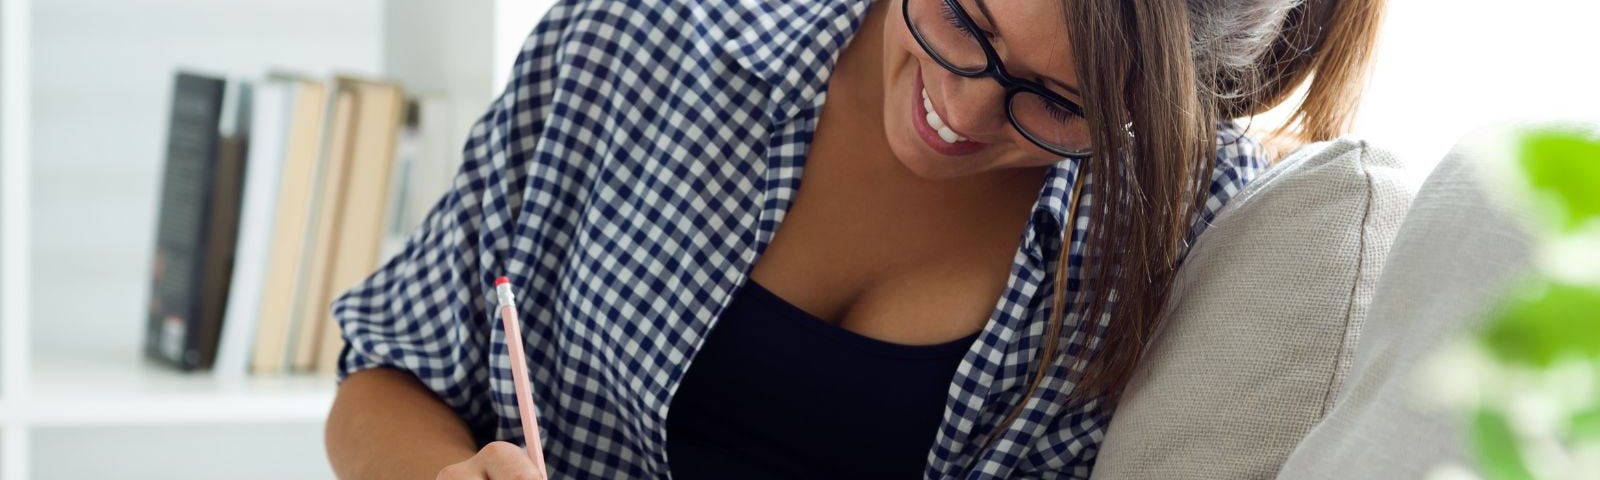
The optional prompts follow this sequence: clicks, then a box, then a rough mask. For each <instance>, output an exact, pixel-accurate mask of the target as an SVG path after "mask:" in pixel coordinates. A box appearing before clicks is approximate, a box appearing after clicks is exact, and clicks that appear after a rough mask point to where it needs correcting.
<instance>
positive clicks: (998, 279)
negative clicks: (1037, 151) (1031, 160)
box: [750, 117, 1035, 345]
mask: <svg viewBox="0 0 1600 480" xmlns="http://www.w3.org/2000/svg"><path fill="white" fill-rule="evenodd" d="M825 118H826V117H825ZM827 134H828V129H827V128H826V126H819V129H818V137H817V143H816V144H815V145H814V148H813V149H812V154H811V155H810V156H809V157H808V159H807V162H806V166H805V169H804V176H803V181H802V182H801V186H800V188H799V190H798V193H797V194H796V197H795V200H794V203H793V204H792V205H791V207H790V209H789V211H788V213H787V215H786V217H785V219H784V221H783V222H782V224H781V225H780V227H779V228H778V230H777V232H776V233H775V234H774V236H773V238H772V241H771V243H770V244H769V245H768V246H767V248H766V250H765V251H764V252H763V253H762V255H761V256H759V257H758V259H757V261H756V263H755V265H754V267H753V268H752V270H751V273H750V277H751V278H752V279H754V281H756V282H759V283H760V284H762V285H763V286H765V287H766V288H767V289H768V290H771V291H772V292H773V293H774V294H776V295H778V296H779V297H782V298H783V299H785V300H787V301H788V302H789V303H792V304H794V305H795V306H796V307H799V308H800V309H802V310H805V311H806V312H807V313H810V314H811V315H812V316H815V317H818V318H820V319H822V320H824V321H827V322H829V323H834V324H836V325H838V326H840V327H842V328H844V329H847V330H850V331H854V332H856V333H860V334H862V335H866V336H868V337H873V338H876V339H879V340H884V341H889V342H894V343H902V344H911V345H924V344H934V343H942V342H946V341H950V340H953V339H957V338H961V337H963V336H966V335H968V334H971V333H973V332H976V331H978V330H980V329H982V328H983V326H984V325H985V323H987V321H988V320H989V317H990V315H991V313H992V312H993V311H994V309H995V306H996V303H997V301H998V299H999V297H1000V295H1001V294H1002V292H1003V290H1004V289H1005V287H1006V281H1007V279H1008V277H1009V275H1010V272H1011V266H1012V263H1013V260H1014V258H1015V254H1016V252H1017V249H1018V247H1019V243H1020V240H1021V237H1022V232H1023V229H1024V228H1025V227H1026V224H1027V219H1028V218H1027V217H1028V212H1029V209H1028V206H1029V205H1030V204H1031V202H1032V199H1033V195H1034V193H1035V192H1033V191H1028V190H1026V187H1019V188H1020V189H1022V190H1021V191H1020V192H1019V194H1018V195H1014V196H1012V197H1011V198H991V199H984V200H974V199H936V198H932V197H928V196H927V195H925V194H924V193H922V192H920V191H918V190H917V189H920V188H925V187H921V186H915V187H913V186H905V185H900V184H896V183H894V182H884V181H882V180H881V178H882V177H880V176H876V175H873V174H871V173H866V170H870V169H872V168H875V167H876V168H882V167H883V166H884V165H886V164H888V165H890V167H888V168H893V166H892V165H893V162H895V160H894V159H893V158H883V157H875V156H872V155H888V153H887V152H886V151H884V152H878V151H875V150H874V149H871V148H859V146H857V147H858V148H854V149H835V148H831V147H830V146H829V143H828V142H829V138H830V137H828V136H827ZM885 150H886V149H885ZM847 152H855V153H853V154H852V153H847Z"/></svg>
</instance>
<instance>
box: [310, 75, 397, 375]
mask: <svg viewBox="0 0 1600 480" xmlns="http://www.w3.org/2000/svg"><path fill="white" fill-rule="evenodd" d="M335 83H336V87H335V88H336V90H337V91H338V92H339V93H338V103H337V106H336V107H335V115H334V122H335V123H334V126H333V128H332V129H331V130H330V132H332V133H331V137H330V138H329V141H328V145H329V148H328V149H327V150H326V154H327V156H328V161H327V162H326V164H327V168H326V169H325V172H326V175H324V177H323V179H322V182H321V193H319V195H318V196H319V200H317V201H316V202H317V203H318V204H319V207H318V210H319V215H320V218H319V219H318V222H317V227H316V228H317V232H316V233H315V234H314V236H315V241H314V242H313V243H312V245H313V250H312V251H311V257H310V263H308V266H307V268H306V269H305V270H306V272H307V274H308V275H309V276H310V277H309V279H308V281H307V282H306V289H305V291H304V296H303V298H302V299H303V300H304V301H303V302H299V311H300V312H299V321H298V323H297V325H296V327H295V328H296V333H295V340H294V341H295V347H294V350H295V355H294V357H293V362H292V367H293V369H295V370H297V371H331V370H332V369H333V367H334V364H335V363H336V362H337V360H338V359H337V357H338V354H339V349H340V347H342V346H343V340H342V337H341V336H340V334H339V331H340V330H339V325H338V324H337V322H335V321H334V319H333V317H332V312H331V310H330V307H331V305H332V303H333V300H334V299H336V298H337V297H338V296H339V295H340V294H341V293H343V292H344V291H346V290H348V289H350V288H351V287H354V286H355V285H356V284H357V283H359V282H360V281H361V280H362V279H363V278H365V277H366V276H367V275H369V274H370V273H371V272H372V270H373V269H374V268H376V266H377V262H378V259H379V256H378V255H379V251H380V248H381V246H382V238H383V232H384V227H385V224H384V221H385V216H384V214H385V211H386V209H387V206H388V202H389V193H388V190H389V186H390V183H391V181H392V168H393V165H394V159H395V145H396V141H397V139H398V136H399V131H400V124H401V115H402V114H403V110H404V105H405V96H404V92H403V91H402V90H401V88H400V87H399V86H398V85H395V84H392V83H387V82H381V81H376V80H367V79H361V78H356V77H348V76H341V77H337V78H336V79H335Z"/></svg>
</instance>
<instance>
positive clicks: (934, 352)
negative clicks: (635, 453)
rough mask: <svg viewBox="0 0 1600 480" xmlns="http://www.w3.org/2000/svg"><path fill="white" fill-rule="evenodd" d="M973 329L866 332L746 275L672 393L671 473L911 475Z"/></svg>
mask: <svg viewBox="0 0 1600 480" xmlns="http://www.w3.org/2000/svg"><path fill="white" fill-rule="evenodd" d="M977 337H978V334H977V333H974V334H972V335H969V336H967V337H965V338H961V339H958V340H954V341H950V342H947V343H942V344H937V345H903V344H898V343H892V342H886V341H882V340H877V339H874V338H871V337H867V336H864V335H861V334H858V333H855V332H852V331H850V330H846V329H844V328H842V327H839V326H837V325H833V324H831V323H828V322H825V321H823V320H821V319H819V318H817V317H814V316H812V315H811V314H809V313H806V312H805V311H804V310H801V309H800V308H799V307H796V306H795V305H793V304H791V303H789V302H787V301H785V300H783V299H782V298H780V297H778V296H777V295H775V294H773V293H772V292H771V291H768V290H767V289H766V288H764V287H762V286H761V285H760V284H758V283H756V282H755V280H754V279H751V280H748V281H746V283H745V284H744V286H743V287H741V288H740V289H739V291H738V292H735V297H734V299H733V301H732V303H730V304H729V306H728V307H727V309H726V310H725V311H724V312H723V313H722V318H721V319H719V321H718V322H717V324H716V325H715V326H714V327H713V328H712V330H711V332H710V334H709V335H708V336H707V338H706V340H705V343H704V344H703V345H702V346H701V348H700V351H699V353H697V354H696V355H695V357H694V359H693V361H692V362H691V363H690V365H689V371H688V372H687V373H686V374H685V376H684V378H683V381H682V383H680V384H679V385H678V391H677V392H676V394H675V395H674V396H673V399H672V404H671V406H670V408H669V409H668V414H667V458H668V464H669V468H670V469H671V471H672V477H673V478H674V479H676V480H706V479H756V478H843V479H855V478H871V479H884V480H891V479H919V478H922V477H923V470H924V469H925V468H926V465H927V460H928V452H929V450H930V448H931V447H932V446H933V440H934V434H935V433H936V432H937V430H938V428H939V425H940V424H941V423H942V420H943V418H944V409H945V401H946V399H947V398H949V389H950V381H951V378H952V377H953V376H954V375H955V370H956V367H957V366H958V365H959V364H960V362H961V357H962V355H963V354H965V353H966V351H967V349H968V348H969V347H970V346H971V345H972V342H973V340H976V339H977Z"/></svg>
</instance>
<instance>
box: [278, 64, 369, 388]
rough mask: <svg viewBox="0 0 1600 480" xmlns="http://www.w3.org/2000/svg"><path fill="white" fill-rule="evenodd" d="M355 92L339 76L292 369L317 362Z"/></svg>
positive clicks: (299, 303) (299, 302) (341, 205)
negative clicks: (318, 342) (318, 340)
mask: <svg viewBox="0 0 1600 480" xmlns="http://www.w3.org/2000/svg"><path fill="white" fill-rule="evenodd" d="M356 101H357V100H356V94H355V92H354V91H351V90H349V89H347V88H346V87H345V85H344V82H342V81H335V85H334V100H333V118H332V123H331V124H330V125H329V126H328V137H327V140H326V142H325V143H326V144H327V147H326V148H324V149H323V150H322V156H323V161H322V173H321V174H320V175H318V178H317V186H316V188H317V192H316V199H315V200H313V201H312V209H313V210H315V211H316V213H315V214H314V217H315V220H314V221H313V222H312V223H313V226H312V227H311V232H310V237H309V238H310V241H309V242H308V243H307V244H306V249H307V250H306V260H305V263H304V265H303V266H302V267H301V268H300V271H301V275H303V277H302V278H303V279H304V280H303V282H302V286H301V287H300V291H299V292H298V294H297V295H296V298H295V302H294V305H295V306H294V308H295V313H294V317H293V319H292V320H291V322H292V323H293V324H294V327H293V328H292V330H293V332H294V333H293V334H292V338H291V340H290V341H291V342H292V344H291V345H290V354H289V369H290V370H292V371H307V370H310V369H311V367H312V366H313V364H315V363H316V352H317V339H318V337H319V336H320V335H321V332H322V323H321V321H322V317H324V316H325V315H324V314H323V310H326V309H327V304H326V303H324V302H323V298H324V297H326V296H327V290H328V270H329V268H328V266H329V264H330V263H331V262H332V259H333V258H334V257H335V256H336V255H337V253H336V252H335V251H334V248H335V245H337V244H338V238H337V237H338V235H339V233H340V231H341V229H340V228H339V224H340V222H341V221H342V219H343V208H344V184H345V180H346V172H348V171H349V160H350V155H349V151H350V143H351V142H350V135H351V132H352V131H353V130H354V129H355V118H356V115H355V113H356V108H357V107H356Z"/></svg>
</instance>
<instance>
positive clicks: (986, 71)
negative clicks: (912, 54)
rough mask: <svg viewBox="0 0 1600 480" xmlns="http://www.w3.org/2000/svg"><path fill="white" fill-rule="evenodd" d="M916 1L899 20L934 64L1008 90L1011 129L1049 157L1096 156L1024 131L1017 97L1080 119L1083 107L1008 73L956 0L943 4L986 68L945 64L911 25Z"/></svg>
mask: <svg viewBox="0 0 1600 480" xmlns="http://www.w3.org/2000/svg"><path fill="white" fill-rule="evenodd" d="M913 1H915V0H901V2H900V16H901V17H902V18H904V19H905V21H906V29H907V30H910V31H911V38H914V39H916V40H917V44H918V45H921V46H922V50H923V51H925V52H928V56H929V57H932V58H933V61H935V62H938V63H939V66H941V67H944V69H945V70H949V71H950V73H954V74H956V75H960V76H962V77H966V78H983V77H988V78H991V79H994V81H995V82H997V83H999V84H1000V86H1001V87H1002V88H1004V89H1005V90H1006V118H1007V119H1009V120H1011V127H1012V128H1015V129H1017V132H1020V133H1022V136H1024V137H1027V138H1028V141H1031V142H1033V144H1034V145H1038V146H1039V148H1043V149H1045V150H1047V151H1049V152H1050V153H1054V154H1057V155H1061V156H1064V157H1068V158H1086V157H1089V156H1090V155H1093V153H1094V150H1093V149H1092V148H1091V149H1089V150H1084V151H1077V152H1073V151H1067V150H1064V149H1061V148H1060V147H1054V146H1051V145H1049V144H1048V143H1046V142H1044V141H1042V140H1040V139H1039V137H1037V136H1035V135H1034V134H1033V133H1031V132H1029V131H1028V129H1027V128H1024V127H1023V126H1022V122H1021V121H1018V120H1017V115H1016V113H1015V111H1014V110H1013V109H1012V107H1011V105H1012V101H1013V99H1014V98H1015V97H1016V96H1017V94H1018V93H1022V92H1028V93H1032V94H1034V95H1038V96H1039V97H1040V98H1043V99H1045V101H1047V102H1050V103H1052V104H1055V105H1056V106H1057V107H1061V108H1062V109H1063V110H1066V111H1067V112H1068V113H1071V114H1073V115H1077V116H1079V117H1083V116H1084V114H1083V107H1079V106H1078V104H1076V103H1073V102H1072V101H1071V100H1067V98H1066V97H1063V96H1061V95H1060V94H1057V93H1056V92H1053V91H1051V90H1050V89H1048V88H1045V86H1044V85H1040V84H1039V83H1038V82H1034V81H1031V80H1028V79H1024V78H1017V77H1014V76H1012V75H1011V74H1010V73H1008V72H1006V68H1005V66H1004V65H1003V64H1002V63H1001V61H1000V54H999V53H998V52H996V51H995V50H994V45H992V44H990V43H989V39H987V38H984V35H983V30H982V29H979V28H978V23H977V22H975V21H973V20H972V16H971V15H968V14H967V9H965V8H962V7H961V4H960V3H957V2H956V0H940V1H943V2H944V3H945V4H946V5H948V6H949V7H950V9H951V11H953V12H955V14H956V18H957V19H959V20H960V21H961V24H962V25H963V26H965V27H966V29H967V31H968V32H971V33H972V38H973V40H976V41H977V43H978V46H979V47H980V48H982V49H983V55H984V58H985V63H984V67H983V68H982V69H980V70H964V69H962V68H960V67H957V66H955V65H953V64H951V63H950V62H949V61H947V60H945V59H944V57H943V56H941V55H939V53H938V52H936V51H934V49H933V46H931V45H929V44H928V40H927V39H924V38H922V33H921V32H918V31H917V27H916V25H912V23H911V2H913Z"/></svg>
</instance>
